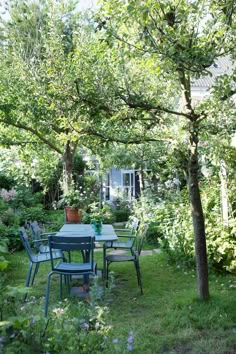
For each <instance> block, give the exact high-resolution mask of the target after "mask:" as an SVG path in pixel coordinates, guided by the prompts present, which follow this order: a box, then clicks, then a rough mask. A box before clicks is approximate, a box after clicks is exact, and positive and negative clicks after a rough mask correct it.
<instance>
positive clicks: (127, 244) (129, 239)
mask: <svg viewBox="0 0 236 354" xmlns="http://www.w3.org/2000/svg"><path fill="white" fill-rule="evenodd" d="M139 225H140V221H139V219H137V218H135V217H134V218H133V221H132V223H131V227H130V228H126V229H115V232H116V234H117V236H118V237H119V239H122V241H121V240H118V241H107V242H104V244H103V273H104V274H103V277H104V278H106V255H107V250H108V249H115V250H116V249H122V250H130V251H131V250H132V248H133V247H134V243H135V239H136V235H137V232H138V228H139ZM131 252H132V251H131ZM131 254H132V253H131Z"/></svg>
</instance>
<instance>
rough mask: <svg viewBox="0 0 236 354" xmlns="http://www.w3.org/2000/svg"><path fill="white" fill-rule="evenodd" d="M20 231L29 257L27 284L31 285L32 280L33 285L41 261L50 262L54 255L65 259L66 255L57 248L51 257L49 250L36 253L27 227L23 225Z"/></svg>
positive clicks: (27, 285) (56, 257)
mask: <svg viewBox="0 0 236 354" xmlns="http://www.w3.org/2000/svg"><path fill="white" fill-rule="evenodd" d="M19 233H20V238H21V241H22V243H23V246H24V248H25V250H26V253H27V256H28V258H29V268H28V272H27V276H26V280H25V286H26V287H29V286H30V282H31V286H32V285H33V284H34V280H35V276H36V274H37V273H38V270H39V266H40V264H41V263H43V262H50V261H51V257H53V259H57V260H58V259H63V258H64V255H63V253H62V252H61V251H55V250H54V251H53V252H52V254H51V257H50V253H49V252H47V253H40V252H38V253H35V252H34V250H33V249H32V248H31V245H30V242H29V238H28V235H27V232H26V230H25V228H24V227H21V228H20V229H19ZM33 243H35V241H33ZM34 265H35V266H34Z"/></svg>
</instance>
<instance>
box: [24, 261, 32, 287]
mask: <svg viewBox="0 0 236 354" xmlns="http://www.w3.org/2000/svg"><path fill="white" fill-rule="evenodd" d="M32 268H33V263H32V262H30V264H29V269H28V273H27V276H26V280H25V287H27V288H28V287H29V284H30V278H31V273H32Z"/></svg>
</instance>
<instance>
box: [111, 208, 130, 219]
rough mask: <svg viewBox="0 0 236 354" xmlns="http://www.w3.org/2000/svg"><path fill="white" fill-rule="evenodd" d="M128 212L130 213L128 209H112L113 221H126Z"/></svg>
mask: <svg viewBox="0 0 236 354" xmlns="http://www.w3.org/2000/svg"><path fill="white" fill-rule="evenodd" d="M130 214H131V213H130V210H129V209H123V210H122V209H121V210H114V211H113V215H114V219H115V222H122V221H128V219H129V216H130Z"/></svg>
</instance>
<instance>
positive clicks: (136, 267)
mask: <svg viewBox="0 0 236 354" xmlns="http://www.w3.org/2000/svg"><path fill="white" fill-rule="evenodd" d="M134 265H135V269H136V273H137V279H138V286H139V287H140V290H141V295H143V286H142V279H141V272H140V266H139V262H138V261H136V262H134Z"/></svg>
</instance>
